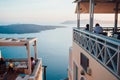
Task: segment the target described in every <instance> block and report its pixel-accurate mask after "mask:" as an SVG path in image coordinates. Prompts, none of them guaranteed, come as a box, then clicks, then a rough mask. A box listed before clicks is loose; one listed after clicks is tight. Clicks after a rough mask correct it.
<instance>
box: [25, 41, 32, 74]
mask: <svg viewBox="0 0 120 80" xmlns="http://www.w3.org/2000/svg"><path fill="white" fill-rule="evenodd" d="M26 47H27V55H28V71H29V72H28V73H29V74H31V71H32V70H31V56H30V44H29V43H27V46H26Z"/></svg>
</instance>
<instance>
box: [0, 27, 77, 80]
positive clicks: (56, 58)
mask: <svg viewBox="0 0 120 80" xmlns="http://www.w3.org/2000/svg"><path fill="white" fill-rule="evenodd" d="M65 26H66V27H64V28H56V29H52V30H45V31H41V32H38V33H28V34H24V33H23V34H0V37H13V38H23V37H37V38H38V41H37V52H38V58H42V63H43V65H46V66H47V69H46V79H47V80H64V79H65V78H67V77H68V74H67V70H68V57H69V48H70V47H71V46H72V29H73V27H76V26H73V25H65ZM0 50H1V53H2V56H3V57H4V58H26V57H27V52H26V48H25V47H10V46H9V47H0ZM31 55H32V56H33V47H31Z"/></svg>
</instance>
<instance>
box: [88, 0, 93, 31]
mask: <svg viewBox="0 0 120 80" xmlns="http://www.w3.org/2000/svg"><path fill="white" fill-rule="evenodd" d="M89 8H90V9H89V10H90V11H89V13H90V27H89V31H91V32H92V31H93V20H94V0H90V6H89Z"/></svg>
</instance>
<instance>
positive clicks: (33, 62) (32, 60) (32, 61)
mask: <svg viewBox="0 0 120 80" xmlns="http://www.w3.org/2000/svg"><path fill="white" fill-rule="evenodd" d="M34 66H35V60H34V58H33V57H31V68H32V71H33V69H34Z"/></svg>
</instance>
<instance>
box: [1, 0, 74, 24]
mask: <svg viewBox="0 0 120 80" xmlns="http://www.w3.org/2000/svg"><path fill="white" fill-rule="evenodd" d="M72 2H73V0H0V24H16V23H34V24H47V23H61V22H64V21H66V20H75V19H76V15H75V13H74V12H75V4H74V3H72Z"/></svg>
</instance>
